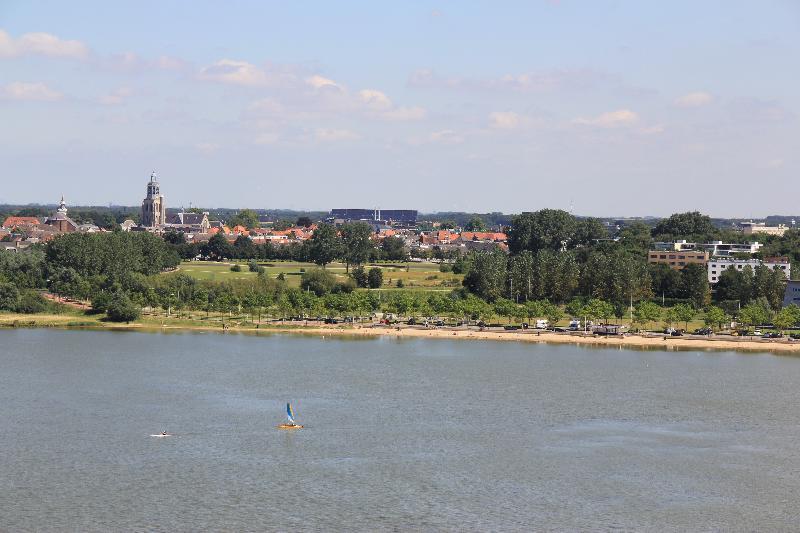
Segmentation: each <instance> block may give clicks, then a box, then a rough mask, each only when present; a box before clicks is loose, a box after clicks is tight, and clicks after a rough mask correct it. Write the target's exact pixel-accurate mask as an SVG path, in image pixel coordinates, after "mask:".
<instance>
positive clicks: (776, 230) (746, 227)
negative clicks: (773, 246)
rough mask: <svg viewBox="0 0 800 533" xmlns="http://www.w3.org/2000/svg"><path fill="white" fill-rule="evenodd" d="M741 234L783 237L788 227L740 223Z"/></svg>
mask: <svg viewBox="0 0 800 533" xmlns="http://www.w3.org/2000/svg"><path fill="white" fill-rule="evenodd" d="M739 225H740V226H741V227H742V233H744V234H745V235H753V234H754V233H764V234H766V235H777V236H778V237H783V234H784V233H786V230H788V229H789V227H788V226H787V225H786V224H778V225H777V226H767V224H766V223H765V222H753V221H752V220H751V221H750V222H741V223H740V224H739Z"/></svg>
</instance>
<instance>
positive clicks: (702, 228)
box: [652, 211, 717, 240]
mask: <svg viewBox="0 0 800 533" xmlns="http://www.w3.org/2000/svg"><path fill="white" fill-rule="evenodd" d="M716 234H717V229H716V228H715V227H714V224H712V222H711V218H710V217H709V216H707V215H704V214H702V213H700V212H698V211H692V212H689V213H675V214H674V215H671V216H670V217H669V218H666V219H664V220H661V221H660V222H659V223H658V224H656V226H655V227H654V228H653V230H652V235H653V238H654V239H656V240H674V239H691V240H705V239H706V238H708V237H710V236H714V235H716Z"/></svg>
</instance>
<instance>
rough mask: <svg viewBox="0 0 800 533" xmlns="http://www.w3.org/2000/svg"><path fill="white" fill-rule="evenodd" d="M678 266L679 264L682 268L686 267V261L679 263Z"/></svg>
mask: <svg viewBox="0 0 800 533" xmlns="http://www.w3.org/2000/svg"><path fill="white" fill-rule="evenodd" d="M678 264H679V265H680V266H684V265H686V261H678Z"/></svg>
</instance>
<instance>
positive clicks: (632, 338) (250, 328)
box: [0, 313, 800, 354]
mask: <svg viewBox="0 0 800 533" xmlns="http://www.w3.org/2000/svg"><path fill="white" fill-rule="evenodd" d="M228 324H229V325H230V327H228V328H227V329H225V330H223V329H222V327H221V324H213V325H212V324H198V323H197V322H187V321H183V320H181V319H167V320H161V321H160V323H159V321H155V320H150V321H144V322H135V323H131V324H115V323H112V322H103V321H100V320H97V319H94V320H90V321H87V320H76V317H74V316H63V315H61V316H59V315H18V314H14V313H4V314H0V328H17V327H22V328H37V327H55V328H64V329H115V330H147V331H158V330H161V331H208V332H217V333H226V332H227V333H281V334H299V335H320V336H333V335H336V336H351V337H393V338H409V339H421V338H427V339H460V340H484V341H487V340H490V341H506V342H509V341H510V342H538V343H550V344H581V345H587V346H595V347H627V348H640V349H662V350H724V351H731V350H735V351H749V352H774V353H785V354H794V353H797V354H800V341H795V342H787V341H785V340H760V339H758V338H752V339H750V338H742V339H740V338H736V337H730V338H725V337H722V338H720V337H717V338H697V337H666V338H665V337H664V336H663V335H652V336H641V335H633V334H631V335H625V336H608V337H605V336H596V335H584V334H569V333H554V332H545V331H542V332H537V331H531V330H528V331H521V330H516V331H505V330H497V329H495V330H484V331H478V330H476V329H465V328H424V327H420V326H405V325H403V326H378V325H371V324H356V325H322V324H308V325H305V324H304V323H303V322H288V323H274V322H273V323H269V324H260V325H259V327H256V326H255V325H254V324H252V323H246V322H245V323H242V322H229V323H228Z"/></svg>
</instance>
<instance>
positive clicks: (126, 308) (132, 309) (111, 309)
mask: <svg viewBox="0 0 800 533" xmlns="http://www.w3.org/2000/svg"><path fill="white" fill-rule="evenodd" d="M139 313H140V310H139V307H138V306H136V305H135V304H134V303H133V302H131V300H130V298H128V296H127V295H126V294H125V293H124V292H122V291H118V292H116V293H114V295H113V296H112V297H111V300H110V301H109V303H108V307H107V308H106V315H108V319H109V320H111V321H112V322H131V321H132V320H136V319H137V318H139Z"/></svg>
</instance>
